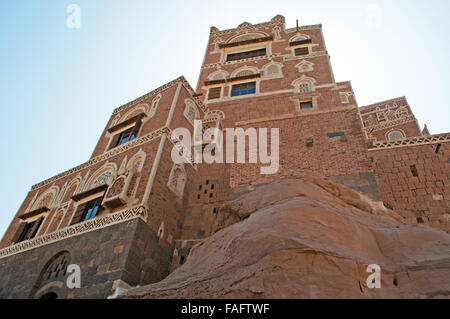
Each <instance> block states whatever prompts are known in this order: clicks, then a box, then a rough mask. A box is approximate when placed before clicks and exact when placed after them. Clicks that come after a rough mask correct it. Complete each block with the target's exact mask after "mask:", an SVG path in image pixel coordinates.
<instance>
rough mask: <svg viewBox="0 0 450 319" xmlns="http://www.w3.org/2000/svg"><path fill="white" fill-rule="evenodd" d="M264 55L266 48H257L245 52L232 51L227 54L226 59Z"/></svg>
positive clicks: (233, 59)
mask: <svg viewBox="0 0 450 319" xmlns="http://www.w3.org/2000/svg"><path fill="white" fill-rule="evenodd" d="M264 55H266V49H265V48H264V49H258V50H252V51H246V52H239V53H232V54H228V55H227V61H236V60H242V59H249V58H255V57H258V56H264Z"/></svg>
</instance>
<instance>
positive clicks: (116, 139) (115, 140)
mask: <svg viewBox="0 0 450 319" xmlns="http://www.w3.org/2000/svg"><path fill="white" fill-rule="evenodd" d="M119 138H120V133H119V134H116V135H114V137H113V139H112V141H111V144H109V149H108V151H109V150H111V149H113V148H114V147H116V146H117V143H119Z"/></svg>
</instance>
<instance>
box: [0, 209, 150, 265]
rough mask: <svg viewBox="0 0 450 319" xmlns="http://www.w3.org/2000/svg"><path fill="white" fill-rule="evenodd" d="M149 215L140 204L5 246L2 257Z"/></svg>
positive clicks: (0, 256)
mask: <svg viewBox="0 0 450 319" xmlns="http://www.w3.org/2000/svg"><path fill="white" fill-rule="evenodd" d="M147 216H148V212H147V209H146V208H145V207H144V206H142V205H139V206H135V207H133V208H129V209H125V210H122V211H119V212H116V213H113V214H110V215H107V216H105V217H102V218H96V219H90V220H88V221H85V222H83V223H80V224H76V225H72V226H68V227H65V228H62V229H60V230H58V231H56V232H53V233H50V234H45V235H42V236H39V237H36V238H33V239H31V240H27V241H23V242H20V243H18V244H15V245H12V246H9V247H6V248H3V249H1V250H0V259H1V258H5V257H9V256H12V255H15V254H18V253H21V252H24V251H27V250H31V249H34V248H38V247H41V246H44V245H48V244H51V243H54V242H57V241H60V240H64V239H67V238H71V237H75V236H79V235H83V234H85V233H88V232H91V231H95V230H99V229H102V228H105V227H109V226H112V225H116V224H120V223H123V222H125V221H130V220H133V219H136V218H140V219H142V220H143V221H145V222H146V221H147Z"/></svg>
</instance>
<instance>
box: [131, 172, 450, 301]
mask: <svg viewBox="0 0 450 319" xmlns="http://www.w3.org/2000/svg"><path fill="white" fill-rule="evenodd" d="M216 230H217V232H216V233H215V234H214V235H212V236H211V237H209V238H207V239H205V240H204V241H202V242H201V243H199V244H197V245H196V246H195V247H194V248H193V249H192V250H191V253H190V255H189V257H188V259H187V261H186V263H185V264H184V265H182V266H181V267H180V268H178V269H177V270H175V271H174V272H173V273H172V274H170V275H169V276H168V277H167V278H166V279H165V280H163V281H161V282H159V283H156V284H153V285H149V286H145V287H140V288H136V289H132V290H130V291H128V293H127V294H126V295H124V296H123V298H190V299H191V298H448V297H449V294H450V235H449V234H447V233H445V232H443V231H441V230H438V229H434V228H430V227H427V226H419V225H406V224H405V223H404V222H403V221H402V220H401V218H399V217H398V215H397V214H396V213H395V212H394V211H391V210H388V209H386V208H384V206H383V205H380V204H379V203H376V202H373V201H371V200H369V199H368V198H365V197H364V196H362V195H360V194H358V193H357V192H355V191H353V190H350V189H348V188H346V187H344V186H341V185H338V184H335V183H333V182H331V181H329V180H324V179H319V178H314V177H310V176H296V177H292V178H289V179H286V180H282V181H278V182H274V183H271V184H267V185H264V186H261V187H256V188H255V189H253V190H252V191H249V192H248V193H245V194H243V195H241V196H240V197H238V198H237V199H236V200H233V201H231V202H228V203H226V204H225V205H224V206H223V208H222V209H221V211H220V212H219V216H218V218H217V224H216ZM370 264H378V265H379V266H380V267H381V270H382V273H381V288H380V289H369V288H368V287H367V284H366V280H367V278H368V276H369V275H370V273H367V266H368V265H370Z"/></svg>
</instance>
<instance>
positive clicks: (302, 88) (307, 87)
mask: <svg viewBox="0 0 450 319" xmlns="http://www.w3.org/2000/svg"><path fill="white" fill-rule="evenodd" d="M298 92H299V93H308V92H311V84H310V83H309V82H302V83H300V84H299V86H298Z"/></svg>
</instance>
